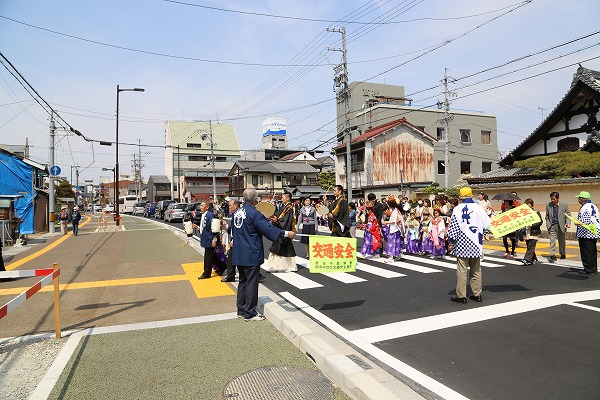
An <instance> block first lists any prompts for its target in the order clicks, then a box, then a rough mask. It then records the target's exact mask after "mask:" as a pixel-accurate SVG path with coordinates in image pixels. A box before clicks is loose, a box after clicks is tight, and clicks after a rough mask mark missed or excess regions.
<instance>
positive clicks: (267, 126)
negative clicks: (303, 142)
mask: <svg viewBox="0 0 600 400" xmlns="http://www.w3.org/2000/svg"><path fill="white" fill-rule="evenodd" d="M286 125H287V123H286V120H285V118H277V117H268V118H265V119H264V120H263V128H262V148H263V149H287V147H288V143H287V127H286Z"/></svg>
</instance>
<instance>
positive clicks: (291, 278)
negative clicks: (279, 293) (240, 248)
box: [260, 260, 323, 289]
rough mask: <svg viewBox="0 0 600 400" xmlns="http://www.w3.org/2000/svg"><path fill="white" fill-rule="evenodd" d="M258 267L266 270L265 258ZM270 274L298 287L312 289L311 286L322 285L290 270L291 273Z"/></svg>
mask: <svg viewBox="0 0 600 400" xmlns="http://www.w3.org/2000/svg"><path fill="white" fill-rule="evenodd" d="M260 267H261V268H262V269H264V270H265V271H268V264H267V260H265V262H264V263H263V264H262V265H261V266H260ZM272 275H273V276H277V277H278V278H279V279H281V280H282V281H284V282H287V283H289V284H290V285H292V286H294V287H297V288H298V289H312V288H318V287H323V285H321V284H320V283H318V282H315V281H313V280H311V279H308V278H305V277H303V276H302V275H300V274H296V273H293V272H291V273H288V272H281V273H276V274H272Z"/></svg>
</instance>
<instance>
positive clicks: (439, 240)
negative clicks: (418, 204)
mask: <svg viewBox="0 0 600 400" xmlns="http://www.w3.org/2000/svg"><path fill="white" fill-rule="evenodd" d="M429 237H430V238H431V241H432V247H431V258H432V259H435V258H444V254H446V244H445V238H446V224H445V223H444V218H442V212H441V210H440V209H439V208H434V209H433V218H432V219H431V223H430V224H429Z"/></svg>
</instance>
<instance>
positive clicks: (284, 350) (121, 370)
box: [0, 217, 422, 400]
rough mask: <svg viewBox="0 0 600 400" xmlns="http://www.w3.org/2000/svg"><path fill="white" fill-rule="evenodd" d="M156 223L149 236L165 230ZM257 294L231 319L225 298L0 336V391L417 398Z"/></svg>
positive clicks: (46, 239)
mask: <svg viewBox="0 0 600 400" xmlns="http://www.w3.org/2000/svg"><path fill="white" fill-rule="evenodd" d="M130 218H132V217H130ZM92 221H93V220H92ZM144 221H148V220H144ZM124 222H125V225H126V226H127V222H126V221H124ZM152 222H154V221H152ZM160 226H161V227H165V226H164V225H160ZM168 229H169V230H171V231H172V232H173V233H174V234H175V235H177V236H178V237H179V238H181V241H182V242H183V241H186V240H188V238H187V237H186V236H185V235H184V234H183V232H181V231H179V230H177V229H175V228H171V227H168ZM94 230H95V226H94V225H93V224H90V225H88V226H87V227H84V228H83V229H81V231H83V232H90V233H91V232H94ZM162 231H163V230H162V229H160V230H158V233H156V234H160V235H172V233H169V232H168V231H167V230H166V229H165V230H164V232H162ZM154 232H157V230H156V229H154ZM94 234H95V235H103V236H111V235H122V234H123V235H124V234H126V233H122V232H116V230H112V229H111V230H110V232H106V233H104V232H102V231H99V232H98V233H94ZM103 236H102V237H103ZM61 237H62V235H60V233H57V234H45V235H30V238H29V240H28V244H27V245H26V246H23V247H20V248H6V249H5V253H4V254H5V259H8V258H10V259H13V258H14V259H15V260H17V261H18V260H19V258H22V257H20V256H23V254H21V253H23V252H25V251H28V250H29V253H31V252H32V251H33V249H35V250H36V251H37V250H42V249H44V248H45V247H49V246H51V245H52V244H53V243H55V242H56V241H57V240H60V239H61ZM80 237H83V236H81V235H80ZM80 237H78V238H77V239H79V238H80ZM73 239H74V238H73ZM71 243H72V242H71ZM193 247H194V249H195V250H198V249H199V246H193ZM69 251H70V252H72V251H84V250H83V249H81V250H79V248H78V246H69ZM29 253H27V254H29ZM29 256H30V255H28V257H29ZM7 264H9V262H7ZM19 268H20V269H27V268H28V265H27V264H24V265H22V266H20V267H19ZM223 285H224V284H223ZM1 288H2V284H0V289H1ZM259 295H260V300H259V305H260V309H261V312H263V313H264V315H265V316H266V317H267V321H263V322H251V323H246V322H244V321H242V320H240V319H238V318H236V314H235V313H234V312H231V310H232V308H234V306H233V304H234V301H235V300H234V298H233V296H231V299H230V301H231V302H232V305H231V306H230V307H228V308H227V309H223V310H221V312H220V313H219V311H218V309H216V310H215V312H214V313H213V314H212V315H209V316H199V317H193V318H180V319H173V320H161V321H152V322H147V323H135V324H125V325H113V326H101V327H95V328H88V329H82V330H71V331H63V332H62V338H61V339H59V340H55V339H53V336H54V334H53V333H48V334H38V335H30V336H20V337H15V338H6V339H0V353H1V354H2V357H3V360H4V362H3V365H2V366H0V378H2V379H1V381H2V382H3V385H2V386H3V388H2V389H0V397H3V396H4V397H7V398H19V399H21V398H23V399H26V398H30V399H46V398H50V399H59V398H60V399H80V398H103V399H104V398H115V399H116V398H144V399H164V398H200V399H219V398H240V399H242V398H264V399H270V398H274V399H275V398H297V399H318V400H324V399H329V398H331V399H336V400H341V399H350V398H352V399H377V400H380V399H390V400H394V399H400V398H402V399H422V397H421V396H420V395H418V394H417V393H416V392H414V391H413V390H412V389H410V388H409V387H408V386H406V385H405V384H404V383H402V382H400V381H398V380H396V379H395V378H393V377H392V376H391V375H389V374H388V373H387V372H385V371H384V370H383V369H382V368H380V367H378V366H377V365H375V364H374V363H373V362H371V361H370V360H369V359H366V358H364V357H363V356H361V355H359V354H358V353H357V352H356V351H355V350H354V349H353V348H352V347H351V346H349V345H348V344H346V343H344V342H343V341H342V340H340V339H338V338H337V337H336V336H334V335H333V334H331V333H330V332H329V331H327V330H326V329H324V328H323V327H321V326H320V325H319V324H317V323H315V322H314V321H312V320H311V319H310V318H309V317H307V316H306V315H305V314H304V313H302V312H301V311H299V310H297V309H296V308H294V307H292V306H290V305H289V304H287V303H286V302H285V301H284V300H283V299H281V298H279V297H278V296H277V295H276V294H275V293H272V292H270V291H269V290H268V289H266V288H265V287H264V286H263V285H261V286H260V292H259ZM4 300H6V301H8V300H10V298H7V297H5V296H3V297H2V301H3V302H5V301H4ZM116 301H118V299H116ZM61 308H62V307H61ZM15 312H18V311H15ZM2 322H4V321H2V320H0V327H1V326H2V325H1V324H2ZM11 390H12V391H11ZM9 391H10V392H9ZM30 395H31V396H30ZM287 395H289V397H285V396H287ZM254 396H258V397H254Z"/></svg>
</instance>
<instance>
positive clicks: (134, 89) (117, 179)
mask: <svg viewBox="0 0 600 400" xmlns="http://www.w3.org/2000/svg"><path fill="white" fill-rule="evenodd" d="M143 91H144V89H142V88H133V89H121V88H120V87H119V85H117V129H116V131H117V134H116V139H115V145H116V151H115V153H116V157H115V161H116V162H115V208H116V210H117V211H116V213H115V223H116V224H117V226H120V225H121V217H120V215H119V186H120V185H119V93H121V92H143Z"/></svg>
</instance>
